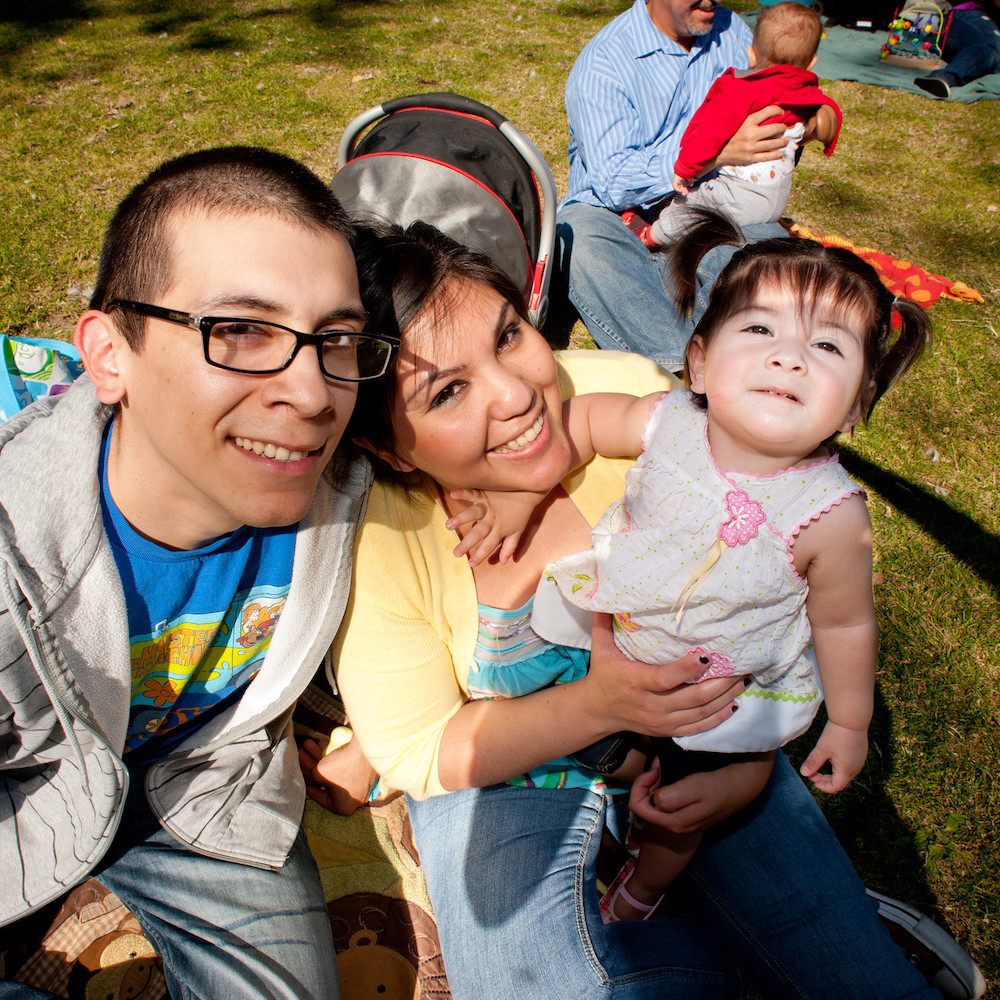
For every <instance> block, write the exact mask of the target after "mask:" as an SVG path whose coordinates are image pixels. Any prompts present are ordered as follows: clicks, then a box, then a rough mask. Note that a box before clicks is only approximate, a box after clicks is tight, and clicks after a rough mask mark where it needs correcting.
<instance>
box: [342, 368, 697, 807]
mask: <svg viewBox="0 0 1000 1000" xmlns="http://www.w3.org/2000/svg"><path fill="white" fill-rule="evenodd" d="M556 358H557V360H558V363H559V385H560V390H561V392H562V395H563V398H564V399H566V398H568V397H569V396H572V395H580V394H583V393H587V392H628V393H634V394H636V395H646V394H647V393H650V392H656V391H657V390H659V389H668V388H672V387H673V386H675V385H677V382H676V380H673V379H672V377H671V376H667V375H665V374H664V373H663V372H662V371H661V370H660V369H659V368H658V367H657V366H656V365H655V364H653V362H651V361H648V360H647V359H645V358H641V357H639V356H637V355H630V354H623V353H619V352H617V351H586V350H583V351H564V352H557V354H556ZM632 464H633V463H632V462H631V461H626V460H622V459H604V458H596V459H594V461H592V462H590V463H589V464H588V465H587V466H586V467H585V468H583V469H580V470H578V471H577V472H575V473H574V474H572V475H571V476H568V477H567V478H566V479H565V480H564V481H563V487H564V488H565V490H566V492H567V493H568V494H569V496H570V497H572V499H573V501H574V503H575V504H576V506H577V507H578V508H579V509H580V512H581V513H582V514H583V516H584V517H585V518H586V519H587V521H588V522H589V523H590V524H591V525H593V524H595V523H596V522H597V521H598V519H599V518H600V516H601V514H603V513H604V511H605V509H606V508H607V507H608V505H609V504H610V503H612V502H613V501H614V500H616V499H617V498H619V497H620V496H621V495H622V493H623V492H624V484H625V473H626V472H627V471H628V469H629V468H631V466H632ZM446 519H447V515H446V514H445V512H444V508H443V507H442V506H441V504H440V502H439V500H438V499H437V497H436V496H434V497H432V496H430V495H427V496H426V497H424V496H421V497H420V498H418V499H416V500H414V499H413V498H412V497H411V496H408V495H407V493H406V492H405V491H404V490H403V489H402V488H400V487H399V486H398V485H396V484H393V483H387V482H382V481H376V483H375V485H374V486H373V487H372V491H371V495H370V497H369V500H368V510H367V513H366V515H365V520H364V524H363V526H362V529H361V531H360V532H358V536H357V553H356V556H355V563H354V581H353V586H352V590H351V599H350V602H349V604H348V608H347V611H346V612H345V614H344V620H343V624H342V625H341V629H340V632H339V634H338V636H337V639H336V641H335V643H334V646H333V657H334V659H333V662H334V664H335V669H336V673H337V683H338V686H339V687H340V691H341V695H342V697H343V699H344V704H345V707H346V710H347V715H348V717H349V718H350V722H351V725H352V727H353V728H354V732H355V735H356V738H357V739H358V740H360V743H361V746H362V748H363V749H364V751H365V754H366V756H367V757H368V759H369V760H370V761H371V763H372V766H373V767H374V768H375V769H376V770H377V771H378V773H379V774H380V775H381V776H382V781H383V787H389V788H396V789H402V790H404V791H406V792H409V793H410V794H411V795H412V796H414V797H415V798H418V799H420V798H425V797H427V796H429V795H440V794H442V793H444V792H446V791H447V789H446V788H444V787H443V786H442V785H441V782H440V780H439V778H438V751H439V748H440V744H441V737H442V734H443V733H444V730H445V727H446V726H447V724H448V721H449V720H450V719H451V717H452V716H453V715H454V714H455V713H456V712H457V711H458V710H459V708H461V707H462V705H463V704H464V703H465V702H466V701H467V700H468V675H469V670H470V668H471V667H472V665H473V656H474V653H475V646H476V635H477V632H478V626H479V612H478V602H477V599H476V587H475V583H474V581H473V578H472V570H471V569H470V568H469V563H468V561H467V560H466V559H456V558H455V556H454V555H452V549H453V548H454V547H455V544H456V536H455V533H454V532H452V531H449V530H448V529H447V528H445V526H444V523H445V520H446Z"/></svg>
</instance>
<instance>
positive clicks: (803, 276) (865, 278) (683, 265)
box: [668, 209, 932, 423]
mask: <svg viewBox="0 0 1000 1000" xmlns="http://www.w3.org/2000/svg"><path fill="white" fill-rule="evenodd" d="M689 213H690V215H691V217H692V224H691V226H690V227H689V228H688V229H687V230H686V231H685V232H684V234H683V235H682V236H681V237H680V238H679V239H678V240H677V241H676V242H675V243H674V244H673V245H672V246H671V248H670V250H669V251H668V252H669V253H670V268H671V271H672V274H673V278H674V283H675V288H676V295H675V298H676V300H677V304H678V306H679V307H680V308H681V310H682V311H685V312H688V313H690V311H691V309H692V307H693V305H694V300H695V292H696V288H697V286H696V281H697V272H698V264H699V263H700V262H701V259H702V258H703V257H704V256H705V254H707V253H708V252H709V251H710V250H713V249H715V248H716V247H721V246H736V247H737V248H738V249H737V250H736V252H735V253H734V254H733V256H732V257H731V258H730V260H729V263H728V264H726V266H725V267H724V268H723V269H722V271H721V273H720V274H719V277H718V278H717V279H716V281H715V284H714V285H713V286H712V292H711V295H710V298H709V303H708V308H707V309H706V310H705V313H704V315H703V316H702V317H701V319H700V320H699V321H698V325H697V326H696V327H695V330H694V334H695V335H697V336H699V337H701V339H702V342H703V343H704V344H705V345H707V344H708V342H709V341H710V340H711V339H712V336H713V335H714V334H715V332H716V331H717V330H718V329H719V328H720V327H721V326H722V324H723V323H725V322H726V320H728V319H729V318H730V317H731V316H733V315H735V314H736V313H738V312H740V311H741V310H743V309H746V308H747V307H748V306H750V305H751V304H752V303H753V302H754V301H755V300H756V298H757V294H758V292H759V290H760V288H761V287H762V286H765V285H770V286H773V287H784V288H788V289H790V290H791V291H792V292H793V293H794V294H796V295H797V296H798V297H799V298H800V300H801V302H802V304H803V308H804V309H806V310H808V309H810V308H812V307H813V306H814V305H815V304H816V303H818V302H819V301H820V300H821V299H831V300H833V301H835V302H836V303H837V307H838V309H842V310H844V311H845V312H854V313H855V314H856V315H858V316H859V317H861V322H862V325H863V326H862V331H861V332H862V334H863V336H864V371H863V374H862V379H861V391H860V394H859V401H860V404H861V416H862V419H863V420H864V421H865V422H866V423H867V421H868V418H869V417H870V416H871V413H872V410H873V409H874V408H875V404H876V403H877V402H878V400H879V399H880V398H881V397H882V395H883V394H884V393H885V392H886V390H887V389H888V388H889V387H890V386H891V385H892V384H893V383H894V382H895V381H896V379H898V378H899V377H900V376H901V375H902V374H903V373H904V372H905V371H906V370H907V369H908V368H909V367H910V366H911V365H912V364H913V363H914V362H915V361H916V360H917V358H918V357H920V353H921V351H923V349H924V345H925V344H927V343H929V342H930V340H931V332H932V326H931V321H930V319H929V317H928V316H927V314H926V313H925V312H924V310H923V309H921V308H920V306H918V305H917V304H916V303H914V302H910V301H909V300H907V299H898V298H896V297H895V296H894V295H893V294H892V292H890V291H889V290H888V289H887V288H886V287H885V285H883V284H882V282H881V280H880V279H879V276H878V272H877V271H876V270H875V268H873V267H872V266H871V264H869V263H867V262H866V261H864V260H862V259H861V258H860V257H858V255H857V254H854V253H851V251H850V250H845V249H844V248H842V247H825V246H823V244H822V243H817V242H816V241H815V240H805V239H799V238H798V237H787V238H776V239H767V240H761V241H759V242H758V243H747V242H746V240H745V238H744V236H743V233H742V232H741V231H740V229H739V228H738V227H737V226H736V225H735V224H734V223H733V222H731V221H730V220H729V219H727V218H726V217H725V216H722V215H719V214H718V213H715V212H709V211H706V210H704V209H690V210H689ZM893 310H895V311H896V312H897V313H898V315H899V319H900V326H899V333H898V335H897V336H896V338H895V340H894V339H893V332H892V312H893ZM687 374H688V371H687V366H686V364H685V376H687Z"/></svg>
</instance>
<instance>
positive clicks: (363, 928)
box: [0, 683, 451, 1000]
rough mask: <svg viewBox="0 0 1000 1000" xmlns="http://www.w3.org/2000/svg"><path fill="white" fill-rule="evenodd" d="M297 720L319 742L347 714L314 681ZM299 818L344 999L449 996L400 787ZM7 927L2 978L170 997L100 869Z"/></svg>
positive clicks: (99, 997)
mask: <svg viewBox="0 0 1000 1000" xmlns="http://www.w3.org/2000/svg"><path fill="white" fill-rule="evenodd" d="M294 718H295V729H296V737H297V738H305V737H307V736H309V737H313V738H319V739H320V740H321V742H323V743H325V742H326V740H325V738H324V737H325V736H328V735H329V733H330V731H331V730H332V729H333V728H334V726H337V725H341V724H342V723H343V722H344V715H343V712H342V710H341V706H340V704H339V702H338V701H337V700H336V699H335V698H333V697H332V696H331V695H330V694H329V692H328V690H326V689H325V687H323V686H322V685H321V684H319V683H317V684H314V685H313V686H312V687H310V688H309V689H308V690H307V691H306V692H305V694H303V696H302V698H301V699H300V700H299V704H298V706H297V707H296V710H295V716H294ZM303 826H304V827H305V830H306V834H307V836H308V839H309V846H310V848H311V849H312V852H313V855H314V857H315V858H316V862H317V864H318V866H319V870H320V878H321V881H322V883H323V891H324V894H325V896H326V899H327V913H328V914H329V917H330V927H331V930H332V932H333V940H334V945H335V947H336V949H337V973H338V976H339V979H340V991H341V995H342V996H343V997H344V1000H362V998H367V997H372V998H376V997H377V998H378V1000H430V998H433V1000H450V997H451V992H450V990H449V989H448V983H447V980H446V978H445V972H444V960H443V958H442V957H441V946H440V943H439V940H438V934H437V925H436V924H435V922H434V917H433V915H432V913H431V905H430V899H429V898H428V895H427V886H426V884H425V882H424V878H423V874H422V872H421V869H420V861H419V859H418V857H417V851H416V848H415V847H414V844H413V835H412V832H411V829H410V821H409V817H408V816H407V812H406V801H405V799H404V798H403V796H402V795H401V794H398V793H397V794H394V795H391V796H388V797H386V798H383V799H376V800H374V801H372V802H370V803H368V805H366V806H364V807H362V808H360V809H358V811H357V812H355V813H354V814H353V815H352V816H337V815H334V814H333V813H331V812H328V811H327V810H326V809H324V808H323V807H322V806H319V805H317V804H316V803H314V802H309V803H307V805H306V811H305V816H304V817H303ZM265 905H266V904H265ZM4 935H5V937H4V940H3V944H2V945H0V980H2V979H14V980H16V981H18V982H23V983H27V984H29V985H31V986H34V987H36V988H37V989H42V990H46V991H48V992H50V993H53V994H54V995H55V996H57V997H66V998H68V1000H167V996H168V994H167V988H166V983H165V981H164V978H163V972H162V965H161V963H160V959H159V958H158V957H157V955H156V953H155V951H154V950H153V947H152V945H151V944H150V943H149V941H148V940H147V939H146V938H145V936H144V935H143V933H142V929H141V928H140V926H139V924H138V922H137V921H136V919H135V917H133V916H132V914H131V913H129V911H128V910H127V909H126V907H125V905H124V904H123V903H122V902H121V901H120V900H119V899H118V897H117V896H115V895H114V894H113V893H111V892H109V891H108V890H107V889H105V888H104V887H103V886H101V885H100V884H99V883H98V882H96V881H95V880H94V879H89V880H88V881H86V882H84V883H83V884H82V885H79V886H77V887H76V888H75V889H73V890H72V891H71V892H70V893H69V894H68V895H67V896H66V897H64V899H63V900H62V902H61V903H60V904H57V905H55V906H53V907H49V908H46V909H45V910H43V911H42V912H41V913H39V914H38V915H37V916H35V917H33V918H30V919H29V920H28V921H27V922H25V923H23V924H17V925H15V926H14V927H12V928H11V927H8V928H5V930H4Z"/></svg>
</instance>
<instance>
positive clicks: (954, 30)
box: [928, 10, 1000, 87]
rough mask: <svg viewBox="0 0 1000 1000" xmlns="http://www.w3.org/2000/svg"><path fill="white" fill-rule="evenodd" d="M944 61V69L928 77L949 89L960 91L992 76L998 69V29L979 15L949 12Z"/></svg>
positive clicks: (999, 64)
mask: <svg viewBox="0 0 1000 1000" xmlns="http://www.w3.org/2000/svg"><path fill="white" fill-rule="evenodd" d="M944 57H945V59H947V60H948V65H947V66H946V67H944V69H936V70H934V72H933V73H930V74H928V75H929V76H936V77H938V78H939V79H941V80H944V81H945V83H947V84H948V86H949V87H961V86H962V85H963V84H966V83H971V82H972V81H973V80H978V79H979V77H981V76H986V74H987V73H995V72H996V71H997V69H998V68H1000V28H997V26H996V24H995V23H994V21H993V19H992V18H991V17H990V16H989V15H988V14H984V13H982V12H981V11H975V10H956V11H953V12H952V17H951V27H950V28H949V29H948V38H947V39H946V40H945V44H944Z"/></svg>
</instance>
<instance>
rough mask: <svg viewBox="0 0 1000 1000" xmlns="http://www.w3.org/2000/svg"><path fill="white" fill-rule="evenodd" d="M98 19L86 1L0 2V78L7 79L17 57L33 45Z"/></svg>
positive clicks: (40, 0)
mask: <svg viewBox="0 0 1000 1000" xmlns="http://www.w3.org/2000/svg"><path fill="white" fill-rule="evenodd" d="M100 15H101V9H100V7H98V6H97V5H96V4H93V3H87V2H86V0H31V2H25V0H0V74H2V75H4V76H10V75H11V73H12V71H13V67H14V65H15V64H16V62H17V57H18V55H19V54H20V53H21V52H22V51H24V49H26V48H28V47H29V46H31V45H34V44H35V42H38V41H41V40H43V39H46V38H51V37H53V36H55V35H59V34H61V33H62V32H64V31H66V30H67V28H69V27H71V26H72V25H73V24H74V23H75V22H78V21H86V20H90V19H91V18H94V17H99V16H100Z"/></svg>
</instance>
